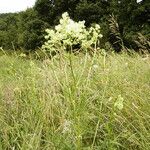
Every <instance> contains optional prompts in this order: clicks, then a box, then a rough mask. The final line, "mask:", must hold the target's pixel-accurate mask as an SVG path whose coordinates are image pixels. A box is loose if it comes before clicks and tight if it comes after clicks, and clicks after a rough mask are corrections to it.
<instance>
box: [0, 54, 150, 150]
mask: <svg viewBox="0 0 150 150" xmlns="http://www.w3.org/2000/svg"><path fill="white" fill-rule="evenodd" d="M0 150H150V59H149V58H143V56H140V55H138V54H132V55H130V56H129V55H127V54H107V55H105V54H103V55H102V54H96V55H94V56H93V57H91V56H89V55H88V54H86V55H82V54H80V55H77V56H74V55H71V54H64V55H63V56H61V57H58V56H57V57H54V58H53V59H51V60H50V59H45V60H43V61H40V60H33V59H26V58H23V56H19V55H16V56H15V55H14V56H13V55H12V56H8V55H1V56H0Z"/></svg>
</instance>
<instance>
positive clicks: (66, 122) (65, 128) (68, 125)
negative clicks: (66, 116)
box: [62, 120, 72, 133]
mask: <svg viewBox="0 0 150 150" xmlns="http://www.w3.org/2000/svg"><path fill="white" fill-rule="evenodd" d="M71 125H72V122H71V121H69V120H64V122H63V131H62V133H69V132H71Z"/></svg>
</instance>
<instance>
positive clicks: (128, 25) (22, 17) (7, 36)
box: [0, 0, 150, 52]
mask: <svg viewBox="0 0 150 150" xmlns="http://www.w3.org/2000/svg"><path fill="white" fill-rule="evenodd" d="M149 5H150V3H149V0H142V1H141V2H140V3H137V2H136V0H120V1H119V0H82V1H81V0H36V2H35V5H34V7H33V8H30V9H27V10H26V11H23V12H19V13H14V14H12V13H9V14H0V46H3V47H4V48H5V49H18V48H23V49H27V50H31V49H36V48H37V47H38V46H40V45H41V43H42V42H43V43H44V41H43V40H44V38H43V28H47V26H48V27H51V28H52V29H53V27H54V26H56V25H57V24H58V23H59V19H60V18H61V15H62V13H64V12H68V13H69V14H70V17H71V18H72V19H73V20H75V21H76V22H78V21H79V20H85V26H86V27H90V26H91V24H93V23H97V24H99V25H100V26H101V27H102V29H101V32H102V34H103V35H104V38H103V41H102V43H101V44H102V47H103V48H105V49H107V46H106V45H110V44H111V47H113V49H114V51H117V52H118V51H121V50H122V46H123V47H127V48H132V49H135V50H136V51H138V50H139V47H138V45H137V43H135V42H134V41H136V40H137V37H138V35H137V34H138V33H140V34H142V35H143V36H144V37H146V38H147V39H148V40H149V39H150V34H149V33H150V27H149V14H150V11H149V7H150V6H149ZM112 14H114V16H115V20H116V21H117V24H118V29H119V32H118V33H119V34H120V35H119V37H120V39H121V40H120V39H119V42H118V39H117V36H112V31H111V30H110V27H109V26H110V22H109V20H110V15H112ZM37 20H38V22H37ZM31 24H33V25H34V24H35V26H36V24H40V26H39V25H38V26H39V28H34V30H32V32H31V30H30V29H29V26H31ZM40 40H41V42H40ZM115 42H118V43H117V44H116V43H115ZM121 45H122V46H121Z"/></svg>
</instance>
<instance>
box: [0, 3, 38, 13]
mask: <svg viewBox="0 0 150 150" xmlns="http://www.w3.org/2000/svg"><path fill="white" fill-rule="evenodd" d="M35 1H36V0H0V13H8V12H18V11H22V10H25V9H27V8H29V7H32V6H33V5H34V3H35Z"/></svg>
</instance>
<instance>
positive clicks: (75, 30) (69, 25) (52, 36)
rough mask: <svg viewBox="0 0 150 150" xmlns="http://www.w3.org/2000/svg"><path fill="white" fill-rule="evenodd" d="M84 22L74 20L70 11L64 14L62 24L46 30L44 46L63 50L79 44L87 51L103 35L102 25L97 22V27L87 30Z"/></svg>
mask: <svg viewBox="0 0 150 150" xmlns="http://www.w3.org/2000/svg"><path fill="white" fill-rule="evenodd" d="M84 23H85V22H84V21H79V22H74V21H73V20H72V19H70V17H69V15H68V13H64V14H62V19H60V24H59V25H57V26H55V30H50V29H47V30H46V32H47V35H46V36H45V38H46V40H47V42H46V43H45V44H44V45H43V46H42V47H43V49H45V50H48V51H61V50H67V49H68V48H70V50H72V48H73V46H76V45H79V47H80V48H81V49H82V50H83V51H85V50H87V49H89V48H91V46H92V45H95V46H96V44H97V42H98V40H99V38H101V37H102V34H100V26H99V25H98V24H96V25H95V27H91V28H90V29H89V30H87V29H86V28H85V25H84Z"/></svg>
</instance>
